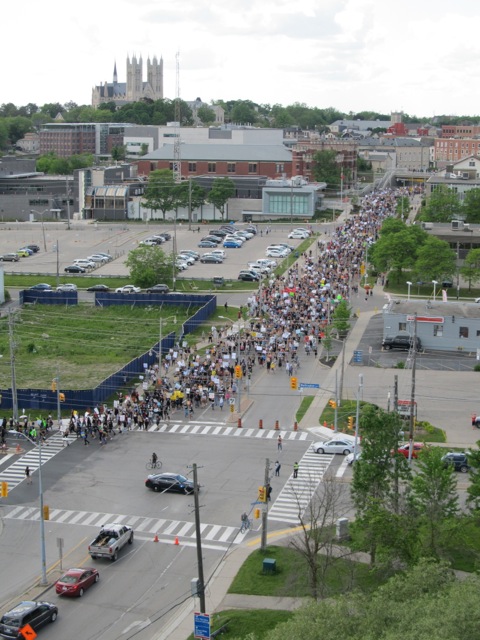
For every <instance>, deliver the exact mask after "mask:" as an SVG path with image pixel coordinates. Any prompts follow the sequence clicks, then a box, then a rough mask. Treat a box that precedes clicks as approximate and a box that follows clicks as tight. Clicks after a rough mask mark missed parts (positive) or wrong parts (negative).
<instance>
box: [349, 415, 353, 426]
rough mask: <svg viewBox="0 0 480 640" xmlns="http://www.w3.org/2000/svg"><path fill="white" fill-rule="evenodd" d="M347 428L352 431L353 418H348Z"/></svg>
mask: <svg viewBox="0 0 480 640" xmlns="http://www.w3.org/2000/svg"><path fill="white" fill-rule="evenodd" d="M348 428H349V429H353V416H348Z"/></svg>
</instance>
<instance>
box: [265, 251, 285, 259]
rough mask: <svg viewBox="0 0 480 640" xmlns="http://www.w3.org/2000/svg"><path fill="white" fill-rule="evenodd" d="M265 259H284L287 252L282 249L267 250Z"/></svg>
mask: <svg viewBox="0 0 480 640" xmlns="http://www.w3.org/2000/svg"><path fill="white" fill-rule="evenodd" d="M265 255H266V256H267V258H282V259H283V258H286V257H287V256H288V251H285V250H284V249H267V251H266V252H265Z"/></svg>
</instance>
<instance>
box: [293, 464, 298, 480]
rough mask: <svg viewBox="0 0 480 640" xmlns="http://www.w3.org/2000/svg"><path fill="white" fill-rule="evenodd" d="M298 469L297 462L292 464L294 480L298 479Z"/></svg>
mask: <svg viewBox="0 0 480 640" xmlns="http://www.w3.org/2000/svg"><path fill="white" fill-rule="evenodd" d="M298 468H299V464H298V462H294V463H293V477H294V478H298Z"/></svg>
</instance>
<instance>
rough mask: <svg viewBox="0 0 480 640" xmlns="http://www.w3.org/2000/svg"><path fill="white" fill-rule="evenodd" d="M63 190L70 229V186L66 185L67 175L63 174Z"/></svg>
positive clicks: (68, 227)
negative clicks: (65, 196)
mask: <svg viewBox="0 0 480 640" xmlns="http://www.w3.org/2000/svg"><path fill="white" fill-rule="evenodd" d="M65 191H66V195H67V229H68V230H69V231H70V188H69V186H68V176H65ZM57 246H58V242H57Z"/></svg>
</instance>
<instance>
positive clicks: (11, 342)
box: [8, 309, 18, 423]
mask: <svg viewBox="0 0 480 640" xmlns="http://www.w3.org/2000/svg"><path fill="white" fill-rule="evenodd" d="M8 342H9V345H10V372H11V375H12V411H13V419H14V420H15V423H17V421H18V400H17V375H16V373H15V346H16V345H15V339H14V336H13V316H12V312H11V310H10V309H9V310H8Z"/></svg>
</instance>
